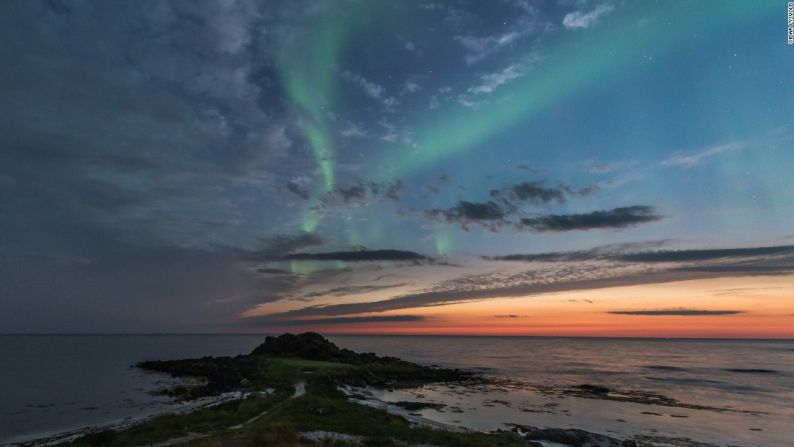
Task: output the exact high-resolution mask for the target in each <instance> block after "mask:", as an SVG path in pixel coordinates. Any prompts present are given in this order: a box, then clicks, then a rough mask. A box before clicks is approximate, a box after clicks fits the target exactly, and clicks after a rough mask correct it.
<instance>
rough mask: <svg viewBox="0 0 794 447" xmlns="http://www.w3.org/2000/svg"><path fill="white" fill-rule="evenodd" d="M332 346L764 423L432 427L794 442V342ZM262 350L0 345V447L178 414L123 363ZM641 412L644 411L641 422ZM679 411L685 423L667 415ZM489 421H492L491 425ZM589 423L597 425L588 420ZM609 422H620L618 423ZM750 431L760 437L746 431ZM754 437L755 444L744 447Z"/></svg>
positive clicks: (243, 343)
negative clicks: (658, 432)
mask: <svg viewBox="0 0 794 447" xmlns="http://www.w3.org/2000/svg"><path fill="white" fill-rule="evenodd" d="M330 338H331V339H332V340H333V341H334V342H336V343H337V344H339V345H340V346H343V347H347V348H350V349H353V350H356V351H374V352H376V353H378V354H381V355H393V356H397V357H401V358H404V359H406V360H411V361H415V362H419V363H423V364H438V365H443V366H450V367H461V368H472V369H477V370H479V371H481V372H483V373H486V374H491V375H495V376H498V377H509V378H511V379H514V380H519V381H523V382H527V383H531V384H535V385H546V386H568V385H576V384H582V383H593V384H599V385H604V386H607V387H611V388H620V389H631V390H642V391H652V392H657V393H660V394H664V395H667V396H670V397H674V398H677V399H679V400H682V401H684V402H689V403H695V404H699V405H708V406H718V407H732V408H736V409H747V410H753V411H762V412H768V413H770V414H769V415H765V416H751V415H742V414H737V413H715V412H703V411H699V410H684V409H674V411H673V410H672V409H666V410H663V411H654V410H650V411H651V412H656V413H660V414H663V415H664V416H663V417H662V416H654V415H644V414H642V411H645V410H647V407H648V406H647V405H639V404H627V403H621V402H610V401H603V400H592V399H578V398H567V399H556V398H555V399H556V401H565V405H564V406H562V405H561V408H562V409H568V410H569V412H568V413H567V414H566V413H565V412H562V411H557V412H556V414H555V413H554V412H552V413H543V412H539V413H533V412H527V411H521V410H520V409H519V407H521V406H522V405H524V408H534V407H526V405H530V406H531V405H536V404H537V405H541V407H540V408H543V407H542V405H543V404H545V403H548V402H546V400H547V399H550V398H549V397H548V396H538V395H537V394H536V393H531V392H528V391H521V392H517V391H514V392H512V393H508V394H507V396H508V397H509V398H515V399H519V400H521V399H523V401H522V402H518V401H516V402H513V403H511V405H510V406H505V405H495V406H492V407H488V406H482V405H480V404H482V402H483V401H485V400H488V399H492V400H493V396H487V395H479V394H476V393H475V394H471V395H469V396H467V397H466V399H468V400H469V401H470V402H469V403H471V405H470V406H469V408H475V407H478V408H480V409H481V410H482V411H484V413H476V412H474V413H471V414H470V415H469V421H465V420H464V416H465V414H453V413H449V412H445V413H438V412H436V413H437V414H436V417H438V418H441V419H444V418H447V419H448V420H447V421H446V422H450V421H453V420H455V421H461V422H460V424H471V425H476V424H474V421H476V420H488V421H490V422H484V424H486V425H487V424H500V423H502V422H516V423H528V424H530V425H533V424H534V425H538V426H544V425H549V426H560V427H567V426H577V424H580V423H582V422H584V423H585V425H587V426H588V427H590V425H591V422H592V425H593V426H594V427H595V428H598V426H599V424H602V425H601V427H603V428H605V429H611V427H612V426H611V425H609V424H607V423H606V421H607V420H609V421H610V424H614V425H618V426H619V427H618V428H620V427H623V428H620V429H621V430H624V431H625V430H626V429H625V427H627V426H640V428H645V427H641V426H643V425H647V426H648V427H657V426H658V427H662V426H664V427H668V428H669V429H670V430H672V429H675V428H680V430H679V431H680V432H682V433H692V434H693V435H695V434H701V435H703V436H705V437H707V438H709V439H710V440H712V441H714V440H715V439H713V436H712V434H710V433H711V431H709V430H711V429H709V430H706V431H705V432H704V430H703V429H702V427H704V426H706V427H725V428H722V429H723V430H725V432H724V434H723V435H722V439H725V440H726V441H728V440H730V441H734V442H735V443H739V444H742V445H788V444H777V441H775V440H776V439H783V438H785V439H791V438H794V429H791V428H789V427H794V341H772V342H770V341H763V342H762V341H732V340H730V341H716V340H685V341H681V340H632V339H575V338H523V337H414V336H332V337H330ZM262 340H263V336H260V335H150V336H115V335H91V336H55V335H47V336H16V335H14V336H11V335H6V336H0V362H1V363H2V367H1V368H0V396H2V398H0V444H2V443H3V442H9V441H10V440H12V439H14V440H18V439H24V438H26V437H30V436H32V435H35V434H39V433H51V432H57V431H62V430H66V429H72V428H77V427H80V426H85V425H94V424H98V423H104V422H109V421H113V420H118V419H121V418H125V417H132V416H139V415H142V414H150V413H152V412H156V411H162V410H167V409H172V408H175V407H176V406H175V405H174V403H173V402H170V401H169V400H168V399H166V398H164V397H162V396H156V395H152V394H151V392H152V391H154V390H157V389H159V388H162V387H163V386H165V385H167V384H168V383H172V379H170V378H167V377H165V376H162V375H158V374H149V373H145V372H143V371H140V370H137V369H135V368H130V365H132V364H134V363H136V362H138V361H141V360H155V359H174V358H186V357H200V356H204V355H235V354H240V353H247V352H249V351H250V350H251V349H253V348H254V347H255V346H256V345H258V344H259V343H260V342H261V341H262ZM442 391H443V390H440V389H438V390H437V392H438V393H439V395H440V396H443V395H444V394H443V393H442ZM450 395H451V396H453V397H454V398H455V399H457V398H458V397H460V396H457V395H455V393H451V394H450ZM382 397H384V398H387V399H388V396H382ZM440 398H441V397H439V399H440ZM496 399H497V400H504V401H509V400H510V399H501V398H496ZM638 408H644V410H642V411H639V412H638V411H637V409H638ZM681 412H684V413H685V414H687V415H689V416H690V417H689V418H674V417H672V416H670V414H671V413H681ZM486 413H488V414H492V415H493V416H492V417H490V419H488V418H486V417H485V415H486ZM505 414H506V415H507V416H505ZM574 414H575V416H574ZM588 414H597V415H598V417H596V418H592V417H591V418H585V416H586V415H588ZM619 414H620V415H622V417H621V416H618V415H619ZM453 415H454V416H455V417H452V416H453ZM753 418H755V419H753ZM615 419H624V420H626V422H625V423H619V424H615V422H616V421H615ZM599 421H600V422H599ZM788 422H790V424H789V423H788ZM670 427H672V428H670ZM687 427H689V428H687ZM480 428H493V427H491V426H490V425H488V426H487V427H485V426H483V427H480ZM583 428H587V427H583ZM590 428H591V429H592V428H593V427H590ZM662 428H663V427H662ZM662 428H659V429H662ZM750 428H760V429H762V430H763V431H748V430H749V429H750ZM665 429H667V428H665ZM594 431H598V430H594ZM602 431H603V430H602ZM712 431H713V430H712ZM753 439H756V440H758V442H757V443H756V444H753V443H752V440H753ZM748 443H749V444H748Z"/></svg>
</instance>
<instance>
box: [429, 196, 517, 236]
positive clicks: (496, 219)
mask: <svg viewBox="0 0 794 447" xmlns="http://www.w3.org/2000/svg"><path fill="white" fill-rule="evenodd" d="M425 216H427V217H429V218H431V219H443V220H445V221H446V222H448V223H457V224H460V225H461V227H462V228H463V229H465V230H468V228H469V225H470V224H473V223H474V224H480V225H484V226H486V227H489V228H491V229H495V228H496V227H497V226H499V225H501V224H504V223H505V220H504V219H505V217H506V216H507V212H506V211H505V210H504V209H503V208H502V207H501V206H499V205H498V204H497V203H496V202H493V201H488V202H467V201H464V200H461V201H460V202H458V203H457V205H455V206H453V207H452V208H448V209H431V210H426V211H425Z"/></svg>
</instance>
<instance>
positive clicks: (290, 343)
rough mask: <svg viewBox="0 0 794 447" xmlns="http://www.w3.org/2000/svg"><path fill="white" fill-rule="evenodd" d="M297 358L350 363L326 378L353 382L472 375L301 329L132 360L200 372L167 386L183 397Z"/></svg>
mask: <svg viewBox="0 0 794 447" xmlns="http://www.w3.org/2000/svg"><path fill="white" fill-rule="evenodd" d="M272 357H299V358H303V359H307V360H318V361H326V362H335V363H342V364H347V365H351V366H353V367H351V368H339V369H338V370H334V371H333V372H332V373H329V374H328V379H329V380H333V381H335V382H336V383H339V384H347V385H354V386H366V385H373V386H380V387H402V386H418V385H422V384H426V383H431V382H452V381H462V380H475V376H473V375H472V374H471V373H468V372H465V371H460V370H457V369H445V368H434V367H428V366H422V365H417V364H415V363H411V362H407V361H405V360H401V359H398V358H396V357H380V356H377V355H375V354H373V353H357V352H353V351H351V350H349V349H341V348H339V347H338V346H336V345H335V344H333V343H332V342H331V341H329V340H328V339H326V338H325V337H323V336H322V335H320V334H317V333H314V332H306V333H303V334H298V335H293V334H284V335H280V336H278V337H267V338H265V341H264V343H262V344H261V345H259V346H258V347H256V349H254V350H253V351H252V352H251V353H250V354H248V355H238V356H236V357H202V358H199V359H185V360H156V361H147V362H141V363H138V364H137V366H138V367H140V368H144V369H148V370H151V371H158V372H164V373H168V374H171V375H172V376H175V377H185V376H190V377H200V378H204V379H206V383H204V384H201V385H193V386H182V387H177V388H173V389H171V390H167V392H168V394H173V395H178V396H181V397H185V398H192V397H198V396H206V395H212V394H219V393H222V392H226V391H232V390H237V389H242V388H245V387H246V385H247V384H248V383H250V382H252V381H254V380H256V379H257V378H258V377H262V376H263V375H266V374H267V364H268V359H269V358H272Z"/></svg>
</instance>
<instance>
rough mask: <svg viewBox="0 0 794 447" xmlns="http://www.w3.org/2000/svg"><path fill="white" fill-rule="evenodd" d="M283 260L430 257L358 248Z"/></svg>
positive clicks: (380, 259) (396, 259)
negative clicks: (356, 249)
mask: <svg viewBox="0 0 794 447" xmlns="http://www.w3.org/2000/svg"><path fill="white" fill-rule="evenodd" d="M281 259H284V260H301V261H345V262H366V261H429V260H431V258H429V257H427V256H424V255H421V254H419V253H415V252H412V251H406V250H359V251H332V252H326V253H294V254H289V255H285V256H283V257H282V258H281Z"/></svg>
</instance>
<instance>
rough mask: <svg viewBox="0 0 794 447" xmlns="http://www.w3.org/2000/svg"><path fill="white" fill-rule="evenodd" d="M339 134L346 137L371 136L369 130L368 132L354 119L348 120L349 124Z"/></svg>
mask: <svg viewBox="0 0 794 447" xmlns="http://www.w3.org/2000/svg"><path fill="white" fill-rule="evenodd" d="M339 135H341V136H343V137H345V138H366V137H368V136H369V132H367V131H366V130H365V129H364V128H363V127H361V126H360V125H358V124H356V123H354V122H352V121H348V122H347V126H346V127H344V128H343V129H342V130H340V131H339Z"/></svg>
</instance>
